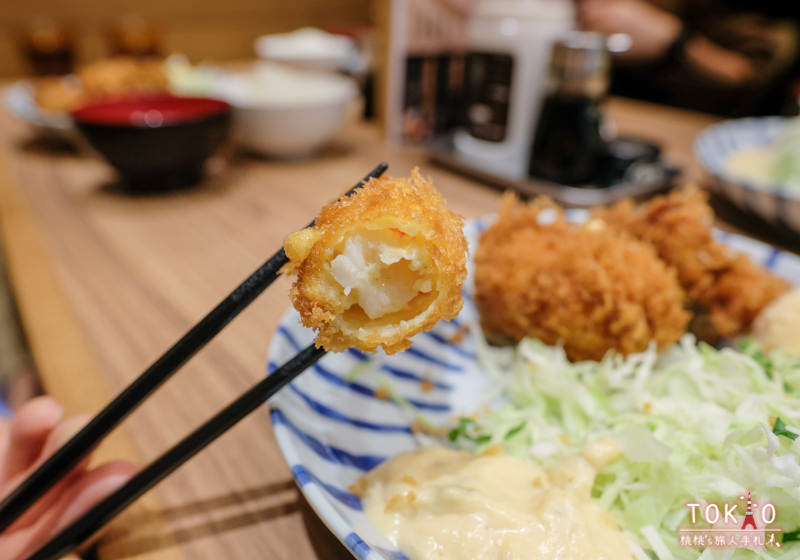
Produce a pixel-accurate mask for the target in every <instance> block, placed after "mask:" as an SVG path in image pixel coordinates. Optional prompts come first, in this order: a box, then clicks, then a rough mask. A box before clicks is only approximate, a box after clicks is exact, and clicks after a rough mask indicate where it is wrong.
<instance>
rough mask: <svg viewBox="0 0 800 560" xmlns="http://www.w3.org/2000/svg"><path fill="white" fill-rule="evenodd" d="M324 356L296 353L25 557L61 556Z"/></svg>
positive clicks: (311, 350)
mask: <svg viewBox="0 0 800 560" xmlns="http://www.w3.org/2000/svg"><path fill="white" fill-rule="evenodd" d="M324 355H325V350H323V349H322V348H316V347H315V346H314V345H313V344H312V345H310V346H308V347H306V348H304V349H303V350H301V351H300V352H298V353H297V355H295V356H294V357H293V358H292V359H291V360H289V361H288V362H286V363H285V364H284V365H282V366H281V367H279V368H278V369H276V370H275V371H273V372H272V373H271V374H270V375H269V376H267V377H266V378H265V379H264V380H263V381H261V382H259V383H257V384H256V385H254V386H253V387H252V388H251V389H249V390H248V391H247V392H246V393H244V394H243V395H242V396H240V397H239V398H237V399H236V400H235V401H233V402H232V403H231V404H229V405H228V406H226V407H225V408H224V409H223V410H222V411H220V412H219V413H218V414H217V415H215V416H214V417H213V418H211V419H210V420H208V421H207V422H206V423H205V424H203V425H202V426H200V427H199V428H197V429H196V430H195V431H194V432H192V433H191V434H189V435H188V436H187V437H186V438H184V439H183V440H181V441H180V442H178V443H177V444H176V445H175V446H174V447H172V448H171V449H170V450H169V451H167V452H166V453H164V454H163V455H161V457H159V458H158V459H156V460H155V461H153V462H152V463H150V464H149V465H148V466H147V467H145V468H144V469H142V470H141V471H139V473H138V474H136V476H134V477H133V478H132V479H130V480H129V481H128V482H127V483H126V484H125V485H124V486H122V487H121V488H120V489H119V490H117V491H116V492H114V493H113V494H111V495H110V496H109V497H107V498H106V499H105V500H103V501H102V502H100V503H99V504H97V505H96V506H94V507H93V508H92V509H90V510H89V511H88V512H86V513H85V514H83V516H82V517H80V518H78V519H77V520H76V521H74V522H73V523H72V524H71V525H69V526H67V527H66V528H65V529H63V530H62V531H61V532H60V533H59V534H57V535H56V536H55V537H53V538H52V539H50V541H48V542H47V543H46V544H45V545H44V546H42V547H41V548H40V549H39V550H37V551H36V552H34V553H33V554H32V555H30V556H28V559H27V560H56V559H58V558H61V557H63V556H64V555H65V554H67V553H68V552H70V551H71V550H73V549H74V548H75V547H77V546H78V545H79V544H81V543H82V542H83V541H85V540H86V539H88V538H89V537H91V536H92V535H93V534H95V533H96V532H97V531H98V530H99V529H100V528H102V527H103V525H105V524H106V523H108V522H109V521H110V520H111V519H113V518H114V516H116V515H117V514H118V513H119V512H121V511H122V510H124V509H125V508H126V507H127V506H128V505H130V504H131V503H132V502H134V501H135V500H136V499H137V498H138V497H139V496H141V495H142V494H144V493H145V492H147V491H148V490H150V489H151V488H152V487H153V486H155V485H156V484H158V483H159V482H160V481H161V480H163V479H164V478H165V477H166V476H167V475H169V474H170V473H172V472H173V471H174V470H175V469H177V468H178V467H180V466H181V465H182V464H184V463H185V462H186V461H188V460H189V459H191V458H192V457H193V456H194V455H195V454H196V453H197V452H198V451H200V450H202V449H203V448H204V447H206V446H207V445H208V444H209V443H211V442H212V441H214V440H215V439H217V438H218V437H219V436H221V435H222V434H224V433H225V432H226V431H227V430H228V429H229V428H230V427H231V426H233V425H234V424H236V423H237V422H238V421H239V420H241V419H242V418H244V417H245V416H247V415H248V414H250V413H251V412H252V411H253V410H255V409H256V408H258V407H259V406H260V405H261V404H263V403H264V402H265V401H266V400H267V399H269V398H270V397H271V396H272V395H274V394H275V393H277V392H278V391H279V390H280V389H281V388H282V387H283V386H284V385H286V384H287V383H289V382H290V381H292V379H294V378H295V377H297V376H298V375H300V374H301V373H302V372H303V371H304V370H305V369H306V368H308V367H310V366H312V365H313V364H314V363H316V362H317V360H319V359H320V358H321V357H322V356H324Z"/></svg>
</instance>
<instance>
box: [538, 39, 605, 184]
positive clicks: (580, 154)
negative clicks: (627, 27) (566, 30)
mask: <svg viewBox="0 0 800 560" xmlns="http://www.w3.org/2000/svg"><path fill="white" fill-rule="evenodd" d="M608 80H609V58H608V51H607V48H606V39H605V37H604V36H603V35H601V34H599V33H585V32H574V33H570V34H568V35H566V36H565V37H563V38H562V39H559V40H558V41H556V42H555V44H554V45H553V49H552V51H551V58H550V68H549V73H548V83H547V94H546V96H545V99H544V102H543V103H542V107H541V113H540V115H539V120H538V125H537V127H536V132H535V134H534V137H533V145H532V147H531V156H530V163H529V167H528V173H529V175H530V176H532V177H538V178H542V179H547V180H549V181H553V182H556V183H561V184H564V185H572V186H585V185H586V184H588V183H591V182H592V181H593V180H595V179H597V177H598V175H599V174H600V173H601V168H602V165H603V162H604V160H605V156H606V142H605V140H604V139H603V136H602V133H601V129H602V112H601V103H602V101H603V98H604V97H605V94H606V92H607V91H608Z"/></svg>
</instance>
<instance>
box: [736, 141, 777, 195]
mask: <svg viewBox="0 0 800 560" xmlns="http://www.w3.org/2000/svg"><path fill="white" fill-rule="evenodd" d="M773 152H774V149H772V148H763V147H761V148H743V149H741V150H736V151H735V152H733V153H732V154H731V155H730V156H729V157H728V159H727V160H726V161H725V171H727V172H728V173H729V174H730V175H731V177H736V178H737V179H740V180H742V181H748V182H750V183H752V184H753V185H755V186H764V185H770V184H772V183H774V182H775V181H774V180H773V179H772V176H771V168H772V160H773V158H774V153H773Z"/></svg>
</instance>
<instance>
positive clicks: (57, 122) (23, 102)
mask: <svg viewBox="0 0 800 560" xmlns="http://www.w3.org/2000/svg"><path fill="white" fill-rule="evenodd" d="M3 104H4V105H5V107H6V109H8V111H9V112H11V113H12V114H14V115H15V116H17V117H19V118H20V119H22V120H23V121H25V122H27V123H28V124H29V125H31V126H32V127H33V128H34V129H35V130H36V131H37V132H38V133H39V134H41V135H42V136H44V137H47V138H51V139H54V140H68V141H74V140H76V139H77V137H78V133H77V131H76V129H75V127H74V125H73V122H72V118H71V117H70V116H69V115H67V114H65V113H55V112H52V111H45V110H43V109H41V108H40V107H39V106H38V105H37V104H36V100H35V98H34V93H33V83H31V82H30V81H28V80H20V81H18V82H14V83H12V84H11V85H9V86H8V87H6V88H5V90H4V91H3Z"/></svg>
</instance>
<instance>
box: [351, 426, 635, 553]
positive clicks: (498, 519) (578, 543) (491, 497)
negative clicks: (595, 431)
mask: <svg viewBox="0 0 800 560" xmlns="http://www.w3.org/2000/svg"><path fill="white" fill-rule="evenodd" d="M618 454H619V446H618V445H616V444H615V442H610V441H600V442H595V443H594V444H592V446H590V447H589V448H587V449H586V450H584V452H583V453H582V454H581V455H575V456H573V457H569V458H567V459H566V460H565V461H563V462H562V463H560V464H558V465H556V466H555V467H553V468H551V469H550V470H549V471H544V470H543V469H542V468H540V467H539V466H537V465H535V464H533V463H528V462H526V461H522V460H520V459H517V458H515V457H512V456H510V455H505V454H502V453H484V454H482V455H474V454H471V453H468V452H466V451H456V450H453V449H447V448H444V447H430V448H424V449H419V450H416V451H411V452H407V453H403V454H400V455H397V456H395V457H393V458H392V459H390V460H389V461H387V462H385V463H383V464H382V465H380V466H379V467H377V468H376V469H374V470H373V471H371V472H369V473H368V474H367V475H366V476H365V477H364V478H363V479H362V480H361V481H360V482H359V484H358V485H357V486H358V489H359V490H360V492H361V495H362V503H363V504H364V509H365V512H366V514H367V517H368V518H369V519H370V521H372V523H373V524H374V525H375V526H376V527H377V528H378V530H380V532H381V533H383V534H384V535H385V536H386V537H387V538H388V539H389V540H390V541H391V542H392V543H393V544H394V545H395V546H397V547H398V548H399V549H400V550H402V551H403V553H405V554H406V555H407V556H408V557H409V558H411V559H412V560H428V559H430V560H445V559H446V560H461V559H463V560H489V559H491V560H515V559H520V560H521V559H525V560H545V559H546V560H583V559H586V560H588V559H592V560H604V559H608V560H612V559H613V560H627V559H630V558H632V554H631V552H630V549H629V548H628V546H627V544H626V541H625V538H624V537H623V535H622V533H621V532H620V530H619V528H618V525H617V521H616V519H615V518H614V517H613V516H612V514H610V513H608V512H606V511H604V510H603V509H601V508H600V507H599V506H598V505H597V504H595V503H594V502H593V501H592V499H591V496H590V492H591V487H592V484H593V483H594V477H595V474H596V473H597V471H596V469H597V468H601V467H602V466H603V464H605V463H607V462H609V461H610V460H613V459H614V458H615V457H616V456H617V455H618Z"/></svg>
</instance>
